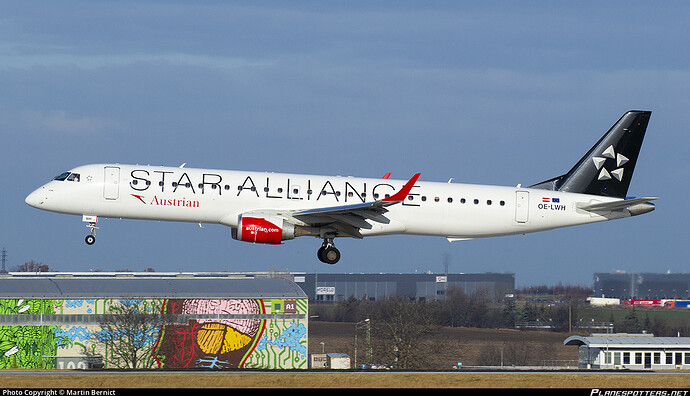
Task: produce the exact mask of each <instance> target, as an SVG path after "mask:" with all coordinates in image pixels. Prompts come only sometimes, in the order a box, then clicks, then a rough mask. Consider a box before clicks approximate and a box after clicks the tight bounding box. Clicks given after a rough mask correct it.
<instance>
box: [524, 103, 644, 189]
mask: <svg viewBox="0 0 690 396" xmlns="http://www.w3.org/2000/svg"><path fill="white" fill-rule="evenodd" d="M651 114H652V112H651V111H628V112H627V113H625V114H624V115H623V117H621V118H620V120H618V122H616V123H615V124H614V125H613V126H612V127H611V129H609V130H608V132H606V134H605V135H604V136H603V137H602V138H601V139H600V140H599V141H598V142H597V144H595V145H594V147H592V148H591V149H590V150H589V151H588V152H587V154H585V156H584V157H582V159H580V161H579V162H578V163H577V164H576V165H575V166H574V167H573V169H571V170H570V171H569V172H568V173H566V174H565V175H562V176H558V177H555V178H553V179H551V180H547V181H544V182H541V183H538V184H535V185H533V186H531V187H532V188H540V189H544V190H552V191H568V192H575V193H582V194H590V195H603V196H608V197H617V198H625V196H626V194H627V193H628V187H629V186H630V180H631V179H632V174H633V169H634V168H635V163H636V162H637V156H638V154H639V153H640V148H641V147H642V139H644V134H645V131H646V130H647V124H648V123H649V117H650V116H651Z"/></svg>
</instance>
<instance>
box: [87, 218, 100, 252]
mask: <svg viewBox="0 0 690 396" xmlns="http://www.w3.org/2000/svg"><path fill="white" fill-rule="evenodd" d="M86 228H88V229H89V230H91V234H89V235H87V236H86V238H84V240H85V241H86V244H87V245H89V246H91V245H93V244H94V243H96V235H94V234H96V230H97V229H98V227H96V223H95V222H89V224H88V225H87V226H86Z"/></svg>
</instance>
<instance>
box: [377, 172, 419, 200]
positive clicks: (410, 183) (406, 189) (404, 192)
mask: <svg viewBox="0 0 690 396" xmlns="http://www.w3.org/2000/svg"><path fill="white" fill-rule="evenodd" d="M419 175H421V173H416V174H415V175H414V176H412V178H411V179H410V180H409V181H408V182H407V183H405V185H404V186H403V188H402V189H401V190H400V191H398V192H397V193H395V194H394V195H391V196H390V197H388V198H384V199H382V200H381V201H382V202H399V201H404V200H405V198H407V194H409V193H410V190H412V187H414V184H415V183H416V182H417V179H419Z"/></svg>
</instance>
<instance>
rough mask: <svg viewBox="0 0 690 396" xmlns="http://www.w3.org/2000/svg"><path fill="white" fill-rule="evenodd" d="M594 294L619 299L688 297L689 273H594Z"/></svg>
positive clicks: (689, 291) (689, 289) (689, 286)
mask: <svg viewBox="0 0 690 396" xmlns="http://www.w3.org/2000/svg"><path fill="white" fill-rule="evenodd" d="M594 296H595V297H608V298H620V299H641V300H656V299H681V300H683V299H688V298H690V274H672V273H668V274H661V273H625V272H614V273H595V274H594Z"/></svg>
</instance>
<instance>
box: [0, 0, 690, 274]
mask: <svg viewBox="0 0 690 396" xmlns="http://www.w3.org/2000/svg"><path fill="white" fill-rule="evenodd" d="M293 3H294V4H293ZM688 15H690V3H688V2H682V1H669V2H663V3H650V2H643V1H625V2H623V1H610V2H599V1H581V2H551V1H530V2H510V1H496V2H483V1H447V2H446V1H430V2H427V1H424V2H422V1H419V2H415V1H375V2H371V1H347V2H323V1H313V2H312V1H304V2H282V1H275V2H270V1H256V2H232V1H217V2H215V1H194V2H189V1H179V2H176V1H146V0H137V1H118V2H110V1H64V2H57V3H56V2H48V1H44V2H41V1H39V2H32V3H31V4H30V5H27V4H25V3H24V2H2V3H0V164H1V166H2V169H3V171H4V175H5V182H4V183H3V185H2V187H0V191H1V194H0V219H1V221H0V224H1V226H0V247H4V248H5V249H6V250H7V267H8V269H10V268H11V267H14V266H18V265H21V264H23V263H24V262H27V261H30V260H34V261H37V262H41V263H43V264H47V265H48V266H49V267H50V268H51V269H52V270H54V271H93V270H103V271H115V270H122V269H128V270H135V271H141V270H145V269H146V268H153V269H155V271H157V272H167V271H175V272H177V271H182V272H190V271H230V272H254V271H268V270H280V271H294V272H307V273H314V272H317V273H360V272H364V273H415V272H416V273H421V272H428V271H429V272H432V273H439V274H440V273H443V272H444V271H445V268H446V267H447V268H448V270H449V272H452V273H485V272H500V273H513V274H515V279H516V285H517V286H521V285H538V284H547V285H555V284H558V283H562V284H571V285H592V284H593V276H594V273H596V272H612V271H626V272H628V273H630V272H670V273H684V272H687V271H688V259H687V258H688V253H689V249H690V248H689V247H688V246H689V245H688V243H687V240H688V236H690V235H689V232H688V226H687V223H688V220H689V216H688V215H689V213H690V205H688V204H687V197H688V195H690V188H689V187H688V174H689V173H690V156H689V155H688V154H689V149H690V136H689V135H690V134H689V133H688V121H687V119H686V118H685V116H686V115H687V113H688V109H690V94H689V93H690V66H689V65H690V41H688V37H690V24H688V23H687V17H688ZM627 110H651V111H652V117H651V121H650V124H649V127H648V129H647V134H646V137H645V142H644V144H643V147H642V151H641V153H640V157H639V159H638V163H637V167H636V169H635V173H634V177H633V180H632V184H631V187H630V190H629V191H628V194H629V195H631V196H655V197H659V199H658V200H657V201H655V203H656V210H655V211H654V212H652V213H649V214H646V215H643V216H638V217H634V218H628V219H623V220H616V221H611V222H606V223H599V224H592V225H585V226H578V227H572V228H567V229H560V230H554V231H549V232H542V233H536V234H528V235H519V236H510V237H499V238H488V239H478V240H470V241H462V242H453V243H450V242H448V241H447V240H446V239H445V238H440V237H439V238H434V237H421V236H387V237H372V238H365V239H363V240H354V239H348V238H342V239H336V245H337V246H338V248H339V249H340V251H341V253H342V259H341V260H340V262H339V263H337V264H336V265H333V266H329V265H327V264H323V263H321V262H320V261H318V259H317V258H316V250H317V248H318V247H319V246H320V244H321V241H320V240H318V239H316V238H311V237H303V238H297V239H295V240H291V241H287V242H286V243H285V244H283V245H280V246H265V245H252V244H248V243H244V242H239V241H235V240H233V239H232V238H231V234H230V229H229V228H226V227H223V226H221V225H205V226H204V227H203V228H202V227H199V226H198V225H197V224H189V223H165V222H155V221H138V220H120V219H101V221H100V222H99V227H100V229H99V230H98V231H97V234H96V235H97V242H96V244H95V245H93V246H87V245H86V244H85V243H84V236H85V235H86V234H87V233H88V230H87V229H86V228H85V227H84V225H85V224H83V223H82V222H81V218H79V217H77V216H69V215H61V214H56V213H51V212H44V211H40V210H37V209H34V208H31V207H29V206H28V205H26V204H25V203H24V199H25V197H26V196H27V195H28V194H29V193H30V192H31V191H33V190H34V189H36V188H38V187H39V186H40V185H42V184H44V183H45V182H47V181H49V180H50V179H51V178H52V177H54V176H55V175H57V174H59V173H62V172H64V171H66V170H69V169H71V168H74V167H76V166H79V165H85V164H90V163H111V162H112V163H123V164H127V163H129V164H155V165H168V166H179V165H180V164H182V163H186V164H187V165H186V166H187V167H195V168H212V169H233V170H247V171H271V172H290V173H305V174H319V175H350V176H359V177H375V178H377V177H381V176H382V175H383V174H385V173H387V172H392V174H393V176H392V177H393V178H396V177H397V178H399V179H408V178H409V177H410V176H411V175H412V174H413V173H415V172H421V173H422V176H421V180H424V181H440V182H445V181H447V180H448V179H450V178H453V179H454V182H458V183H461V182H465V183H481V184H491V185H508V186H515V185H517V184H523V185H530V184H533V183H537V182H540V181H543V180H546V179H549V178H551V177H555V176H558V175H561V174H563V173H565V172H567V171H568V170H569V169H570V168H571V167H572V166H573V165H574V164H575V162H577V160H579V159H580V157H581V156H582V155H584V153H586V152H587V150H589V148H590V147H591V146H592V145H593V144H594V143H595V142H596V141H597V140H598V139H599V138H600V137H601V136H602V135H603V134H604V133H605V132H606V131H607V130H608V128H609V127H610V126H611V125H613V123H614V122H615V121H617V120H618V118H620V116H621V115H622V114H623V113H624V112H626V111H627Z"/></svg>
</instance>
